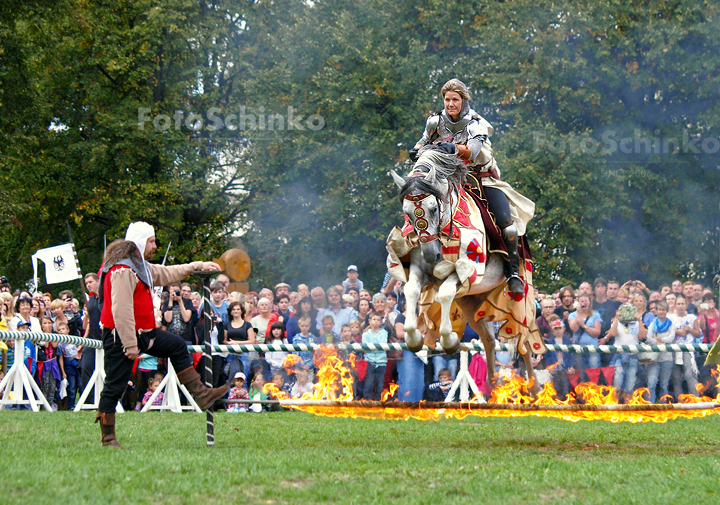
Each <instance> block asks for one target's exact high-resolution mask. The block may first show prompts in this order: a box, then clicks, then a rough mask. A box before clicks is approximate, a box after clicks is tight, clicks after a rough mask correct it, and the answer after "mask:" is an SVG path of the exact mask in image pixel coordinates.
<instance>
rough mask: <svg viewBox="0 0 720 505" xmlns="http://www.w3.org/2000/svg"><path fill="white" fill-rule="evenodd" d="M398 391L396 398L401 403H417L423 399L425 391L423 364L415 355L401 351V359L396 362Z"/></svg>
mask: <svg viewBox="0 0 720 505" xmlns="http://www.w3.org/2000/svg"><path fill="white" fill-rule="evenodd" d="M397 367H398V382H399V386H400V388H399V389H398V394H397V398H398V400H400V401H401V402H419V401H421V400H422V399H423V391H424V390H425V363H423V362H422V360H421V359H420V358H418V357H417V356H416V355H415V353H412V352H410V351H403V353H402V359H401V360H400V361H398V365H397Z"/></svg>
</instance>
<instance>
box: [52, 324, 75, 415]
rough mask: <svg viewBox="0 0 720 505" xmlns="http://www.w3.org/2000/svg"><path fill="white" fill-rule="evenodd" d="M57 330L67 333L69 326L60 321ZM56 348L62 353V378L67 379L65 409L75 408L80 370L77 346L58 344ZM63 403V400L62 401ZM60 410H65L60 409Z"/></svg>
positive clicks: (68, 332)
mask: <svg viewBox="0 0 720 505" xmlns="http://www.w3.org/2000/svg"><path fill="white" fill-rule="evenodd" d="M57 331H58V333H60V334H61V335H69V334H70V327H69V326H68V324H67V323H64V322H61V323H58V324H57ZM58 348H59V349H60V352H61V353H62V363H63V367H62V372H63V379H66V380H67V382H68V383H67V398H68V400H67V410H70V411H72V410H74V409H75V396H76V395H77V388H78V386H79V385H80V370H79V368H78V364H79V359H80V356H79V353H78V346H77V345H75V344H59V345H58ZM63 403H64V402H63ZM60 410H65V409H64V408H63V409H60Z"/></svg>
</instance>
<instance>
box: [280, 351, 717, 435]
mask: <svg viewBox="0 0 720 505" xmlns="http://www.w3.org/2000/svg"><path fill="white" fill-rule="evenodd" d="M351 356H352V355H351ZM348 361H350V362H351V363H352V362H353V361H352V360H351V359H350V358H349V360H348ZM315 364H316V365H317V366H318V367H319V368H320V370H319V371H318V374H317V376H318V378H319V381H318V383H317V384H316V387H315V393H314V394H311V393H306V394H305V395H303V397H302V399H303V400H321V399H331V400H340V401H351V400H352V399H353V396H352V391H353V388H352V385H353V383H352V374H351V372H350V369H349V368H348V367H347V366H346V363H343V362H342V360H341V359H340V358H339V356H338V355H337V351H336V350H335V349H333V348H332V347H331V346H330V347H325V346H322V347H321V349H320V350H318V351H316V354H315ZM717 370H718V371H717V372H716V373H720V367H718V369H717ZM496 384H497V385H496V387H495V389H494V390H493V392H492V395H491V397H490V399H489V401H488V403H489V404H495V405H501V404H516V405H518V404H524V405H578V404H585V405H588V406H605V405H616V404H617V403H618V398H619V396H620V395H618V392H617V391H616V390H615V389H614V388H612V387H610V386H599V385H597V384H593V383H590V382H585V383H580V384H578V385H577V386H576V387H575V393H570V394H568V395H567V397H566V399H565V400H561V399H559V398H558V396H557V392H556V390H555V388H554V386H553V384H552V382H547V383H545V384H544V385H543V388H542V389H541V390H540V391H539V392H538V393H537V394H536V395H533V394H532V389H533V383H532V382H528V381H527V380H525V379H524V378H522V377H519V376H518V375H515V376H513V377H511V378H503V379H500V378H499V377H496ZM266 387H267V385H266ZM397 387H398V386H397V384H394V383H393V384H390V387H389V389H388V390H386V391H385V392H383V400H382V401H383V402H385V401H387V399H388V398H391V397H392V395H393V394H394V393H395V390H396V388H397ZM280 393H282V392H280ZM649 396H650V392H649V390H648V389H647V388H639V389H637V390H635V391H634V392H633V394H632V396H631V397H630V398H629V400H628V401H627V403H628V405H637V406H641V405H651V403H650V402H649V401H648V400H647V399H646V398H649ZM667 399H669V401H672V397H670V396H669V395H668V396H664V397H663V398H661V399H660V402H663V401H665V400H667ZM474 401H475V402H476V403H477V401H478V399H475V400H474ZM698 402H718V403H720V394H718V397H717V398H709V397H707V396H695V395H692V394H688V395H681V396H680V402H679V403H685V404H688V403H698ZM395 405H397V406H395ZM401 406H402V403H400V402H393V403H391V404H390V405H388V406H385V407H384V408H377V407H374V406H370V405H368V406H362V405H361V406H356V405H353V406H331V407H328V406H309V405H299V406H293V407H292V408H294V409H297V410H302V411H304V412H308V413H311V414H315V415H320V416H326V417H344V418H348V417H349V418H365V419H398V420H407V419H417V420H422V421H437V420H439V419H441V418H442V417H445V418H455V419H464V418H465V417H468V416H477V417H527V416H533V417H552V418H556V419H562V420H565V421H570V422H578V421H593V420H604V421H610V422H613V423H618V422H630V423H640V422H656V423H664V422H667V421H670V420H674V419H678V418H681V417H682V418H687V419H692V418H696V417H705V416H708V415H712V414H720V408H714V409H704V410H649V411H631V410H626V411H612V410H596V411H593V410H582V411H580V410H578V411H569V410H565V411H561V410H528V411H518V410H485V409H482V410H480V409H478V408H475V409H473V403H468V404H465V405H463V408H455V407H453V408H442V409H422V408H412V409H408V408H401ZM288 408H289V407H288Z"/></svg>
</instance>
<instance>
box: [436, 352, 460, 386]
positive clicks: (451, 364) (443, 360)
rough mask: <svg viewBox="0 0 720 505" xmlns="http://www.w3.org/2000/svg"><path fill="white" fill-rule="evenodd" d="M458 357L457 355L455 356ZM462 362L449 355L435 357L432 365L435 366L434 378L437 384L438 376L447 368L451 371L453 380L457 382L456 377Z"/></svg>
mask: <svg viewBox="0 0 720 505" xmlns="http://www.w3.org/2000/svg"><path fill="white" fill-rule="evenodd" d="M455 356H457V354H456V355H455ZM459 362H460V360H459V359H457V358H451V357H450V356H448V355H447V354H439V355H438V356H433V359H432V364H433V374H434V375H433V376H434V377H435V382H437V381H438V380H439V379H438V374H439V373H440V370H442V369H443V368H447V369H448V370H450V374H452V378H453V380H455V376H456V375H457V369H458V364H459Z"/></svg>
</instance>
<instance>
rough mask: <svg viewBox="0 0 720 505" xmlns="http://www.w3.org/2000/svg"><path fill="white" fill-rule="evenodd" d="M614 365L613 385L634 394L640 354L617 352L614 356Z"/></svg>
mask: <svg viewBox="0 0 720 505" xmlns="http://www.w3.org/2000/svg"><path fill="white" fill-rule="evenodd" d="M612 365H613V366H614V367H615V377H614V378H613V387H614V388H615V389H619V390H622V391H624V392H626V393H629V394H632V393H633V391H634V390H635V378H636V377H637V371H638V355H637V354H616V355H615V356H613V359H612Z"/></svg>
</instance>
